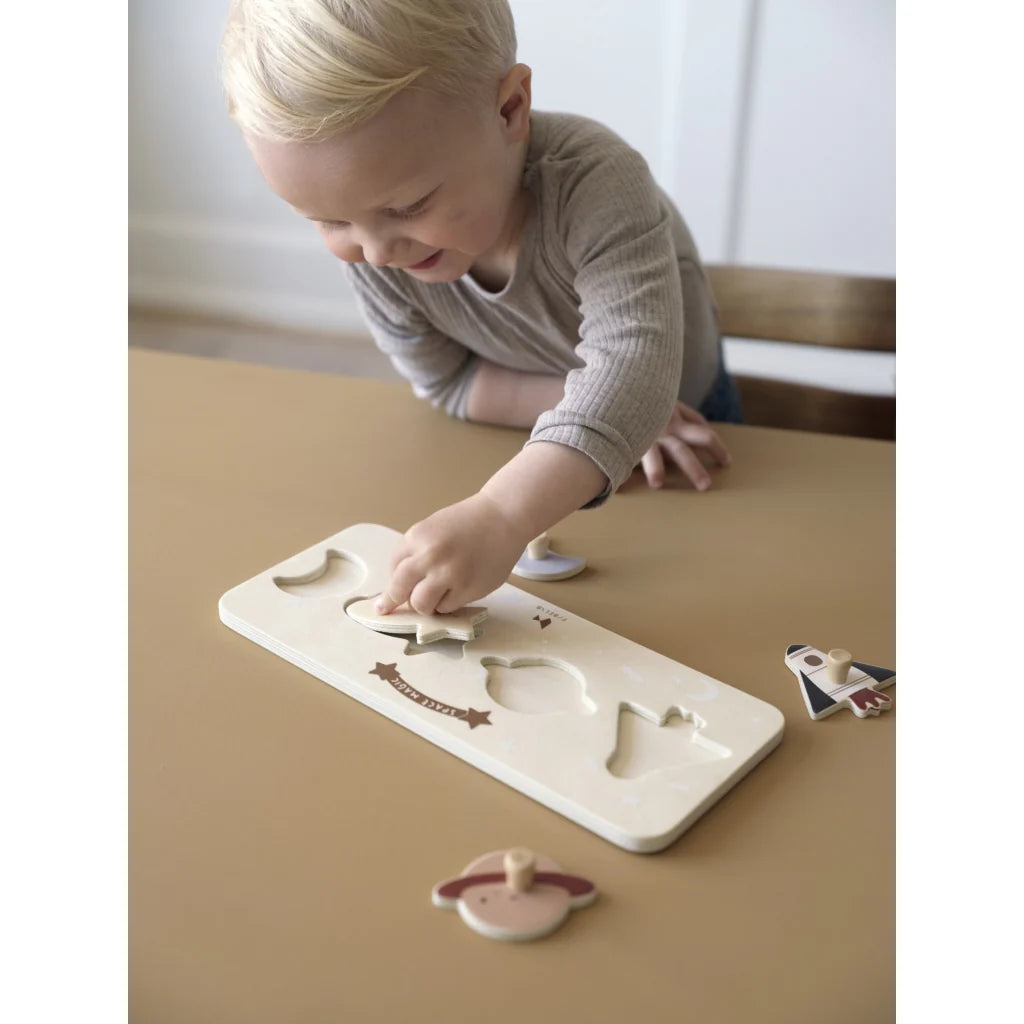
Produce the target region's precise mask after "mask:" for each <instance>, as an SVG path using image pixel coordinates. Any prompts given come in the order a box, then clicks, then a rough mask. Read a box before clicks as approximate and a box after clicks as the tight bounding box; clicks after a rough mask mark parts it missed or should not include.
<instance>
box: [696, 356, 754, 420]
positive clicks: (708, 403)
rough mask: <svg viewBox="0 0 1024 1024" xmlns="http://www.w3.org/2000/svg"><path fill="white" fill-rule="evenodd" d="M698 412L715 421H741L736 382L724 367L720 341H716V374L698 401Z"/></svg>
mask: <svg viewBox="0 0 1024 1024" xmlns="http://www.w3.org/2000/svg"><path fill="white" fill-rule="evenodd" d="M699 412H700V414H701V415H702V416H703V417H704V418H705V419H707V420H712V421H714V422H716V423H742V422H743V406H742V405H741V404H740V393H739V389H738V388H737V387H736V382H735V381H734V380H733V379H732V377H731V376H729V371H728V370H727V369H726V368H725V357H724V355H723V353H722V343H721V342H719V343H718V374H717V375H716V376H715V379H714V380H713V381H712V383H711V390H710V391H708V393H707V395H705V396H704V401H703V402H701V403H700V409H699Z"/></svg>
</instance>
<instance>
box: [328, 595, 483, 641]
mask: <svg viewBox="0 0 1024 1024" xmlns="http://www.w3.org/2000/svg"><path fill="white" fill-rule="evenodd" d="M376 601H377V598H376V597H367V598H362V599H361V600H359V601H354V602H353V603H352V604H350V605H349V606H348V607H347V608H346V609H345V611H346V613H347V614H348V615H349V617H350V618H353V619H355V621H356V622H358V623H359V624H360V625H362V626H367V627H369V628H370V629H375V630H376V631H377V632H378V633H415V634H416V643H418V644H429V643H432V642H433V641H434V640H444V639H448V638H451V639H452V640H466V641H468V640H472V639H474V638H475V637H476V636H477V630H476V627H477V625H478V624H479V623H481V622H483V620H484V619H486V618H487V609H486V608H484V607H483V606H482V605H466V606H465V607H464V608H459V609H458V611H454V612H450V613H448V614H446V615H420V614H419V612H415V611H413V610H412V609H411V608H410V607H409V606H408V604H403V605H399V607H398V608H396V609H395V610H394V611H393V612H392V613H391V614H390V615H381V614H380V612H378V611H377V609H376V607H375V604H376Z"/></svg>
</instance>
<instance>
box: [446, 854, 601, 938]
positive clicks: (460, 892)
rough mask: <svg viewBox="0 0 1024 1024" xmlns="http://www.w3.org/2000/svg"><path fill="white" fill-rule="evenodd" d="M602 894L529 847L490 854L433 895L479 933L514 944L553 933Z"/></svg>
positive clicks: (450, 880)
mask: <svg viewBox="0 0 1024 1024" xmlns="http://www.w3.org/2000/svg"><path fill="white" fill-rule="evenodd" d="M596 896H597V890H596V889H595V888H594V883H593V882H590V881H588V880H587V879H586V878H580V877H579V876H578V875H567V874H565V873H564V872H563V871H562V869H561V867H560V866H559V865H558V864H557V863H556V862H555V861H553V860H552V859H551V858H550V857H545V856H543V855H539V854H534V853H533V852H532V851H530V850H527V849H524V848H523V847H515V848H513V849H511V850H504V851H503V850H497V851H495V852H493V853H487V854H484V855H483V856H482V857H478V858H477V859H476V860H474V861H473V863H472V864H470V865H469V866H468V867H467V868H466V869H465V870H464V871H463V872H462V874H461V875H459V877H458V878H451V879H449V880H448V881H446V882H438V883H437V885H435V886H434V888H433V890H432V892H431V898H432V900H433V903H434V906H436V907H446V908H449V909H450V908H455V909H457V910H458V912H459V916H460V917H461V918H462V920H463V921H465V922H466V924H468V925H469V927H470V928H472V929H473V930H474V931H477V932H479V933H480V934H481V935H486V936H487V937H488V938H489V939H504V940H506V941H509V942H526V941H529V940H530V939H539V938H542V937H543V936H545V935H550V934H551V932H553V931H554V930H555V929H556V928H558V927H559V926H560V925H561V924H562V922H563V921H564V920H565V919H566V918H567V917H568V916H569V911H570V910H573V909H575V908H576V907H585V906H587V905H588V904H590V903H593V902H594V899H595V898H596Z"/></svg>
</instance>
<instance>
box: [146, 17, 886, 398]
mask: <svg viewBox="0 0 1024 1024" xmlns="http://www.w3.org/2000/svg"><path fill="white" fill-rule="evenodd" d="M225 7H226V4H225V3H223V2H215V3H211V2H210V0H176V2H174V3H168V2H167V0H131V11H130V40H131V54H130V61H131V63H130V113H129V117H130V121H129V124H130V136H129V151H130V160H131V163H130V194H129V202H130V222H129V224H130V245H131V250H130V260H131V269H130V297H131V300H132V301H133V302H137V303H142V304H145V303H150V304H155V305H159V306H163V307H175V308H183V309H191V310H197V311H205V312H212V313H217V314H224V315H234V316H242V317H246V318H250V319H257V320H265V321H268V322H271V323H276V324H283V325H289V326H299V327H309V328H316V329H323V330H337V329H349V330H351V329H353V328H358V327H360V322H359V317H358V313H357V311H356V309H355V306H354V302H353V298H352V296H351V294H350V293H349V292H348V290H347V287H346V285H345V283H344V281H343V279H342V278H341V275H340V273H339V271H338V267H337V265H336V264H335V262H334V260H333V259H332V258H331V257H330V256H329V255H328V254H327V253H326V251H325V250H324V249H323V247H322V244H321V242H320V240H319V237H318V236H317V234H316V233H315V229H313V228H312V227H311V225H309V224H308V222H306V221H304V220H302V219H300V218H298V217H296V216H295V215H294V214H293V213H292V212H291V211H290V210H288V209H287V207H285V206H284V204H283V203H282V202H281V201H280V200H278V199H277V198H276V197H275V196H273V195H272V194H271V193H270V192H269V191H268V190H267V188H266V186H265V185H264V183H263V181H262V179H261V178H260V177H259V174H258V173H257V171H256V170H255V168H254V167H253V165H252V163H251V161H250V159H249V156H248V154H247V152H246V151H245V148H244V146H243V145H242V142H241V140H240V138H239V137H238V134H237V131H236V129H235V128H234V126H233V125H232V124H231V123H230V122H229V121H228V119H227V116H226V114H225V112H224V103H223V98H222V95H221V92H220V87H219V84H218V79H217V45H218V39H219V36H220V31H221V25H222V20H223V13H224V8H225ZM512 8H513V11H514V13H515V16H516V22H517V27H518V33H519V41H520V46H519V58H520V60H522V61H524V62H525V63H527V64H530V65H531V67H532V68H533V70H534V83H533V88H534V104H535V106H536V107H537V108H539V109H548V110H571V111H575V112H577V113H581V114H585V115H588V116H591V117H595V118H597V119H599V120H601V121H603V122H605V123H606V124H608V125H609V126H610V127H612V128H613V129H615V130H616V131H618V132H619V133H620V134H621V135H622V136H623V137H624V138H626V139H627V140H628V141H629V142H630V143H631V144H632V145H634V146H635V147H636V148H637V149H639V150H640V151H641V152H642V153H643V154H644V155H645V156H646V157H647V159H648V162H649V163H650V165H651V167H652V169H653V171H654V173H655V175H656V177H657V178H658V180H659V181H660V182H661V184H662V185H663V186H664V187H665V188H666V189H667V190H668V192H669V193H670V195H672V197H673V198H674V199H675V201H676V202H677V203H678V205H679V207H680V209H681V210H682V212H683V215H684V216H685V217H686V219H687V221H688V222H689V224H690V227H691V229H692V230H693V232H694V235H695V237H696V239H697V242H698V245H699V246H700V248H701V251H702V254H703V256H704V258H705V259H706V260H708V261H735V262H742V263H749V264H760V265H771V266H788V267H801V268H807V269H821V270H831V271H841V272H852V273H863V274H878V275H885V276H891V275H894V273H895V253H894V190H895V186H894V152H895V140H894V132H893V124H894V110H893V105H894V100H893V96H894V88H895V87H894V45H895V44H894V40H895V11H894V0H512ZM728 352H729V359H730V363H731V364H732V365H733V368H734V369H740V370H743V369H752V368H756V369H758V372H761V370H763V369H764V367H763V366H757V365H756V363H757V360H758V358H760V359H761V360H762V362H763V359H764V354H763V353H761V354H760V356H759V355H758V350H756V349H755V348H754V347H751V346H749V345H742V344H737V343H730V347H729V349H728ZM779 358H782V359H783V360H785V365H784V366H783V367H782V368H781V373H780V375H782V376H788V377H792V378H795V379H816V380H822V381H824V382H834V383H843V384H845V385H847V386H850V385H851V381H852V382H853V383H852V386H854V387H857V388H858V389H862V390H869V391H883V392H884V391H891V390H892V387H893V382H892V359H891V358H890V357H886V356H880V357H868V358H867V359H866V360H860V361H857V365H854V366H853V367H852V368H851V365H850V363H849V360H847V361H846V362H845V363H837V362H836V357H835V355H834V354H829V353H825V354H824V361H823V360H822V359H819V358H818V357H817V356H815V355H814V354H813V353H812V354H808V353H806V352H798V353H796V354H795V355H791V354H789V353H786V354H785V355H783V356H781V357H780V356H777V355H774V354H773V355H770V356H769V359H770V361H774V363H775V366H774V369H775V370H779V365H778V360H779ZM751 360H754V363H751ZM770 369H771V367H770Z"/></svg>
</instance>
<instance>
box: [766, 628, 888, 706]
mask: <svg viewBox="0 0 1024 1024" xmlns="http://www.w3.org/2000/svg"><path fill="white" fill-rule="evenodd" d="M786 665H787V666H788V667H789V669H790V671H792V673H793V674H794V675H795V676H796V678H797V682H799V684H800V692H801V693H802V694H803V695H804V703H805V704H806V705H807V713H808V714H809V715H810V716H811V718H813V719H815V720H817V719H819V718H827V717H828V716H829V715H831V714H832V713H833V712H835V711H838V710H839V709H840V708H841V707H843V706H844V705H848V706H849V708H850V710H851V711H853V713H854V714H855V715H856V716H857V717H858V718H867V716H868V715H878V714H879V713H880V712H882V711H888V710H889V708H891V707H892V697H889V696H888V695H887V694H884V693H879V692H878V688H879V687H883V686H892V684H893V683H895V682H896V673H895V671H894V670H893V669H891V668H879V667H878V666H877V665H865V664H863V663H862V662H859V661H854V660H853V659H852V658H851V656H850V652H849V651H844V650H842V649H841V648H836V649H834V650H831V651H829V652H828V654H827V655H826V654H824V653H823V652H822V651H819V650H818V649H817V648H816V647H810V646H808V645H807V644H790V645H789V647H787V648H786Z"/></svg>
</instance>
